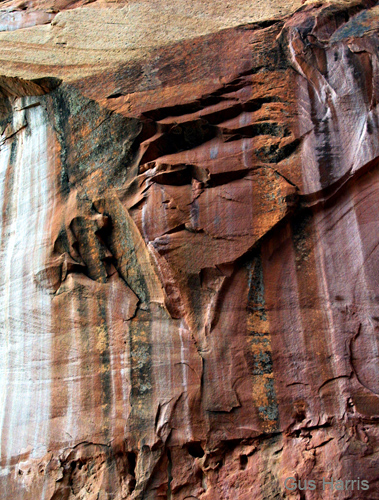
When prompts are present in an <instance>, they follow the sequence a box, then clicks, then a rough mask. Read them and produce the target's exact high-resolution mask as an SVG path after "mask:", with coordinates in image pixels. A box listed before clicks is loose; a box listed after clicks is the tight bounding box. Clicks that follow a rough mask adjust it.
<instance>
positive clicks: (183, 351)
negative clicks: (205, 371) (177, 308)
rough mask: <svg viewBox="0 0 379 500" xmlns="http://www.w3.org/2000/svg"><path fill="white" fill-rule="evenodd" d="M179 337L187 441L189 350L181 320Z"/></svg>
mask: <svg viewBox="0 0 379 500" xmlns="http://www.w3.org/2000/svg"><path fill="white" fill-rule="evenodd" d="M179 336H180V364H181V368H182V387H183V392H184V397H185V415H184V417H185V425H184V426H183V427H184V429H186V434H187V435H186V438H187V439H188V440H191V439H192V426H191V412H190V408H189V399H188V398H189V391H188V367H189V366H190V359H189V349H188V337H189V331H188V329H187V327H186V324H185V322H184V321H183V320H182V321H181V323H180V327H179ZM186 345H187V346H186Z"/></svg>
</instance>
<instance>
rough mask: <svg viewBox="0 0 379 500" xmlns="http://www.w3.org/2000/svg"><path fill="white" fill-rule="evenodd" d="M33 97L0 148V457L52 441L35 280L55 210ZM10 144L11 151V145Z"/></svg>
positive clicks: (43, 319) (45, 340) (46, 354)
mask: <svg viewBox="0 0 379 500" xmlns="http://www.w3.org/2000/svg"><path fill="white" fill-rule="evenodd" d="M34 101H37V99H36V98H23V99H22V100H21V99H19V100H18V102H16V103H15V109H18V110H17V111H15V112H14V115H13V124H12V125H13V129H14V130H15V131H16V130H18V132H17V133H16V135H15V137H14V139H13V142H12V139H8V140H7V141H6V142H5V143H4V144H2V146H1V150H0V198H1V205H2V209H3V212H2V217H1V221H0V224H1V226H0V227H1V236H0V238H1V240H0V266H1V272H0V351H1V352H2V353H3V356H2V357H1V359H0V438H1V451H0V453H1V454H0V459H1V461H2V463H3V464H7V463H8V464H9V463H10V460H11V458H12V457H13V456H15V455H17V454H19V453H20V452H21V451H25V449H26V448H29V449H30V448H31V449H32V450H33V456H41V455H43V454H45V453H46V449H47V445H48V440H49V429H48V426H49V417H50V380H51V373H50V367H51V340H52V339H51V313H50V309H51V307H50V297H49V295H48V294H47V293H46V292H45V291H43V290H42V289H39V288H38V287H37V286H36V283H35V280H34V276H35V274H36V273H37V272H38V271H40V270H41V269H43V267H44V261H45V254H46V250H47V247H48V238H49V228H48V227H47V220H48V219H47V216H48V214H49V213H51V211H52V200H51V195H50V192H52V190H51V189H50V183H49V174H51V171H52V169H50V168H49V162H48V144H47V142H48V129H47V117H46V114H45V111H44V109H43V107H42V106H41V105H38V106H34V107H31V108H30V109H28V110H23V109H22V108H23V107H24V106H25V105H26V104H31V103H32V102H34ZM11 150H12V156H11V154H10V151H11Z"/></svg>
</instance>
